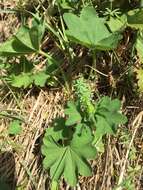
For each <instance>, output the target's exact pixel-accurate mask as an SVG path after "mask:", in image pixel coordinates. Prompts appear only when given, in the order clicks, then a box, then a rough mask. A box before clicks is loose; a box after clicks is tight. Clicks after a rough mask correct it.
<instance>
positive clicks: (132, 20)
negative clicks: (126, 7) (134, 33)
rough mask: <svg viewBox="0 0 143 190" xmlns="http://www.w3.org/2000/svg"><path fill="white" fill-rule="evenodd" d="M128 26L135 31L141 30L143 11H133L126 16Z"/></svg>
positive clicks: (142, 26)
mask: <svg viewBox="0 0 143 190" xmlns="http://www.w3.org/2000/svg"><path fill="white" fill-rule="evenodd" d="M127 23H128V26H130V27H132V28H135V29H141V30H142V29H143V9H133V10H131V11H129V12H128V14H127Z"/></svg>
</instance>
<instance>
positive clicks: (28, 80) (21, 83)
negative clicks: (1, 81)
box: [10, 73, 33, 88]
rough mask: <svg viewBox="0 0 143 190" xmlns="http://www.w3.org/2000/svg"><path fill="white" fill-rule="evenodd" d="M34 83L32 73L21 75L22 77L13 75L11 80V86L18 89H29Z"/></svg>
mask: <svg viewBox="0 0 143 190" xmlns="http://www.w3.org/2000/svg"><path fill="white" fill-rule="evenodd" d="M32 82H33V79H32V77H31V73H21V74H20V75H17V76H16V75H12V76H11V78H10V84H11V85H12V86H13V87H17V88H21V87H24V88H27V87H29V86H30V85H31V84H32Z"/></svg>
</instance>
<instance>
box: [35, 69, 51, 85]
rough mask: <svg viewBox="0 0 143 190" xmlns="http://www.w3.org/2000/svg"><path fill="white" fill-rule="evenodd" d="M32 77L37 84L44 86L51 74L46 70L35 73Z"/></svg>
mask: <svg viewBox="0 0 143 190" xmlns="http://www.w3.org/2000/svg"><path fill="white" fill-rule="evenodd" d="M32 78H33V80H34V84H35V85H36V86H40V87H44V86H45V84H46V81H47V79H48V78H49V75H47V74H46V73H45V72H44V71H41V72H38V73H36V74H34V75H33V76H32Z"/></svg>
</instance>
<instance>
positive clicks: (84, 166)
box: [42, 129, 96, 186]
mask: <svg viewBox="0 0 143 190" xmlns="http://www.w3.org/2000/svg"><path fill="white" fill-rule="evenodd" d="M92 140H93V136H92V135H91V131H90V130H86V129H84V130H82V134H81V135H80V136H79V135H78V134H77V133H75V134H74V136H73V139H72V140H71V142H69V144H68V145H66V146H61V145H59V144H58V142H56V141H55V140H54V139H53V138H52V136H48V134H47V135H46V137H45V138H44V140H43V143H44V144H43V146H42V154H43V155H44V156H45V159H44V162H43V164H44V168H45V169H49V168H50V174H51V178H52V180H56V181H58V180H59V179H60V177H61V176H64V178H65V180H66V181H67V182H68V184H70V185H71V186H75V185H76V184H77V177H78V176H77V175H78V174H81V175H84V176H90V175H91V174H92V172H91V168H90V165H89V163H88V162H87V159H92V158H95V156H96V149H95V148H94V147H93V146H92V145H91V142H92Z"/></svg>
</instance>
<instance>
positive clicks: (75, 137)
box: [42, 78, 127, 186]
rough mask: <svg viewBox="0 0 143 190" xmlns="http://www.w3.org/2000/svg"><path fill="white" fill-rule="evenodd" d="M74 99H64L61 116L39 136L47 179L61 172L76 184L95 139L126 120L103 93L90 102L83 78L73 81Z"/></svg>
mask: <svg viewBox="0 0 143 190" xmlns="http://www.w3.org/2000/svg"><path fill="white" fill-rule="evenodd" d="M75 91H76V95H77V98H76V101H72V102H71V101H70V102H68V103H67V108H66V109H65V115H66V117H65V118H59V119H56V120H55V121H54V124H53V127H52V128H48V129H47V130H46V133H45V136H44V138H43V146H42V154H43V155H44V156H45V158H44V162H43V164H44V168H45V169H49V168H50V175H51V179H52V180H54V181H58V180H59V179H60V178H61V176H64V178H65V180H66V181H67V182H68V183H69V184H70V185H71V186H75V185H76V184H77V177H78V174H80V175H83V176H90V175H91V174H92V173H91V167H90V165H89V163H88V162H87V161H86V160H87V159H95V158H96V156H97V150H98V151H101V150H100V148H99V147H100V146H99V143H100V144H101V143H102V137H103V136H104V135H105V134H115V133H116V131H117V126H118V125H119V124H123V123H125V122H127V118H126V117H125V116H124V115H122V114H121V113H120V112H119V110H120V106H121V104H120V101H119V100H118V99H115V100H111V99H110V98H109V97H103V98H101V99H100V101H98V102H96V103H95V102H93V100H92V93H91V90H90V88H89V87H88V85H87V83H86V82H85V80H84V79H83V78H81V79H79V80H77V81H76V84H75Z"/></svg>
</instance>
